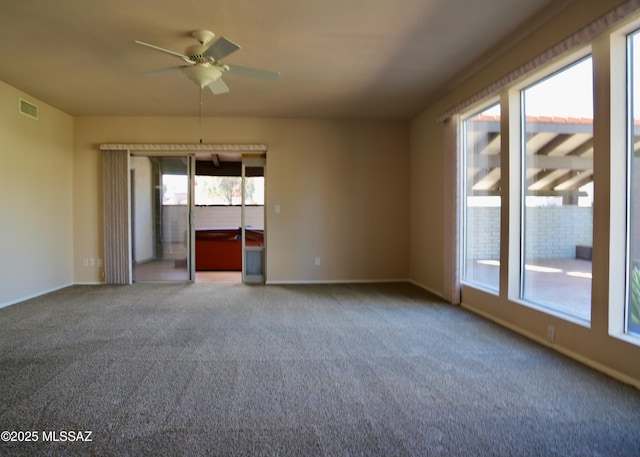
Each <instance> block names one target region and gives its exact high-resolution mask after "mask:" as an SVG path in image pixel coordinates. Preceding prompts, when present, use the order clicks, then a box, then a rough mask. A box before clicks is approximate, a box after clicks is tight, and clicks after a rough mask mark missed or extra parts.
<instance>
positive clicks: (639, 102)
mask: <svg viewBox="0 0 640 457" xmlns="http://www.w3.org/2000/svg"><path fill="white" fill-rule="evenodd" d="M628 46H629V53H628V55H629V64H630V65H629V69H630V71H629V76H630V78H629V84H628V89H629V97H628V98H629V110H628V113H629V116H628V119H629V122H628V127H627V128H628V132H629V134H628V135H627V137H628V142H627V143H628V146H627V150H628V161H627V163H628V168H629V172H628V176H629V186H628V189H629V190H628V192H629V198H628V199H627V200H628V205H627V212H628V216H627V220H628V224H629V227H628V230H627V233H628V239H627V244H628V255H627V259H628V261H627V271H628V273H627V278H628V287H627V306H626V313H625V314H626V316H625V323H626V326H625V328H626V331H627V332H628V333H633V334H635V335H639V336H640V170H639V168H640V160H639V159H640V32H636V33H633V34H632V35H630V36H629V39H628Z"/></svg>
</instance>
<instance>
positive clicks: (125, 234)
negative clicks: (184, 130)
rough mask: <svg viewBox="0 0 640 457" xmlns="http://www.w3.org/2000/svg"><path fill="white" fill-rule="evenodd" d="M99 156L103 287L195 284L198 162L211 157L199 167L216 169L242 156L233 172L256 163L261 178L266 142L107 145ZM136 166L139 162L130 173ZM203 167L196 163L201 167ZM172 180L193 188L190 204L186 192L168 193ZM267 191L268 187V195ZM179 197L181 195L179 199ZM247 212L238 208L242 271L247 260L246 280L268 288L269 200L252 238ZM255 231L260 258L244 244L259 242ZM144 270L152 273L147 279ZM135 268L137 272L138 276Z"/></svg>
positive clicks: (102, 147) (242, 207)
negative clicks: (144, 283)
mask: <svg viewBox="0 0 640 457" xmlns="http://www.w3.org/2000/svg"><path fill="white" fill-rule="evenodd" d="M100 150H101V151H102V153H103V191H104V210H103V215H104V278H105V283H106V284H131V283H132V282H133V281H165V280H168V281H190V282H193V281H194V280H195V276H196V275H195V263H196V255H195V248H196V240H195V236H196V228H195V225H194V216H195V214H194V200H193V198H194V197H193V195H194V186H195V183H194V181H195V180H194V176H195V168H196V157H197V158H198V159H200V158H201V157H203V156H204V157H208V160H203V161H202V163H206V162H211V163H213V165H210V166H214V167H219V166H220V163H219V160H218V157H222V156H224V157H225V160H226V158H228V157H232V156H235V157H237V158H238V160H235V161H236V162H239V163H237V164H236V165H234V166H239V167H240V168H239V169H240V170H241V173H245V172H246V170H247V169H246V168H245V163H247V164H248V163H249V162H251V161H252V160H259V161H261V165H259V166H257V165H256V166H253V165H252V166H249V168H251V167H253V168H260V170H261V171H260V172H261V173H262V179H263V180H264V177H265V175H264V172H265V164H266V152H267V145H266V144H259V143H252V144H202V143H201V144H173V143H172V144H165V143H139V144H131V143H129V144H127V143H105V144H101V145H100ZM138 158H140V159H138ZM246 161H248V162H246ZM132 162H135V163H134V164H133V167H132V165H131V164H132ZM200 162H201V160H198V161H197V163H198V164H200ZM247 166H248V165H247ZM167 176H171V177H167ZM180 176H182V177H180ZM185 176H186V178H185ZM241 176H243V175H241ZM174 179H175V180H177V181H180V180H182V181H183V182H184V180H185V179H186V181H187V182H188V186H187V190H186V194H187V196H186V199H185V198H184V193H185V192H181V191H179V190H176V189H175V187H170V186H171V183H172V180H174ZM173 184H175V183H173ZM264 188H265V186H264V181H263V185H262V190H263V194H264ZM167 190H172V191H173V197H170V196H167V195H165V191H167ZM177 194H183V195H182V198H179V197H180V196H179V195H177ZM243 196H245V195H244V193H243ZM263 199H264V195H263ZM247 206H250V205H249V204H247V205H245V204H244V203H243V204H242V205H241V211H242V222H241V224H240V226H239V227H238V229H239V233H240V237H239V238H238V239H237V241H238V242H239V243H240V246H241V247H240V259H241V260H240V262H241V267H240V269H239V271H241V272H242V271H244V270H242V269H243V268H244V264H245V263H246V262H248V261H250V262H251V266H250V271H247V272H245V273H249V274H248V275H245V276H244V277H243V279H244V281H245V282H250V281H256V282H258V281H260V282H264V280H265V278H266V274H265V265H266V249H265V245H266V244H265V240H266V231H265V222H266V221H265V214H264V201H263V202H262V203H261V204H260V205H256V206H259V207H260V208H259V212H260V213H261V220H260V222H259V223H257V224H255V226H254V227H251V229H250V231H249V232H247V231H246V230H245V226H246V225H251V222H249V221H248V216H247V215H246V214H245V211H246V210H247ZM256 232H257V233H258V234H259V235H258V236H259V238H260V240H259V241H257V244H258V246H257V247H259V248H260V249H259V252H258V254H256V253H255V252H254V253H253V254H246V252H245V250H246V248H247V246H251V243H246V238H247V237H249V236H255V235H256ZM254 242H255V241H254ZM236 244H237V243H236ZM236 249H237V248H236ZM249 250H250V251H256V250H255V249H249ZM247 255H248V256H249V257H251V259H250V260H247ZM145 267H147V269H148V272H144V274H143V271H142V270H143V268H145ZM134 269H136V270H137V271H136V273H135V275H134V274H133V270H134ZM147 273H149V274H147Z"/></svg>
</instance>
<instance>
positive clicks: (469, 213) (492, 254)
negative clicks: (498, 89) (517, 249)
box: [462, 105, 500, 291]
mask: <svg viewBox="0 0 640 457" xmlns="http://www.w3.org/2000/svg"><path fill="white" fill-rule="evenodd" d="M462 145H463V155H464V167H463V169H464V174H465V176H464V179H463V185H464V191H463V194H464V195H465V204H464V207H463V210H464V215H463V227H464V232H463V233H464V236H463V249H462V253H463V261H462V268H463V273H462V278H463V280H464V281H466V282H469V283H474V284H476V285H479V286H482V287H485V288H487V289H490V290H496V291H497V290H499V283H500V274H499V273H500V270H499V267H500V262H499V261H500V105H493V106H491V107H489V108H486V109H484V110H483V111H481V112H479V113H476V114H474V115H471V116H470V117H468V118H466V119H464V121H463V123H462Z"/></svg>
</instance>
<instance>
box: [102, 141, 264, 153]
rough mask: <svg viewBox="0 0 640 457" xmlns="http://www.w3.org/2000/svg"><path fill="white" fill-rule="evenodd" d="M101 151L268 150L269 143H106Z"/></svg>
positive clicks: (253, 151)
mask: <svg viewBox="0 0 640 457" xmlns="http://www.w3.org/2000/svg"><path fill="white" fill-rule="evenodd" d="M100 150H101V151H130V152H135V151H150V152H159V151H170V152H176V151H183V152H197V151H205V152H208V151H211V152H239V153H242V152H252V153H256V152H259V153H261V152H267V145H266V144H264V143H249V144H238V143H224V144H202V143H193V144H191V143H175V144H173V143H104V144H101V145H100Z"/></svg>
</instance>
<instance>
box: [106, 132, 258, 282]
mask: <svg viewBox="0 0 640 457" xmlns="http://www.w3.org/2000/svg"><path fill="white" fill-rule="evenodd" d="M100 151H102V152H103V157H104V158H103V164H104V166H105V170H104V171H103V189H104V195H105V205H104V207H103V216H104V232H105V233H110V234H112V235H110V237H106V236H105V239H104V255H103V258H104V268H105V283H107V284H131V283H132V275H131V261H132V259H131V243H132V240H131V208H130V204H131V189H130V174H129V173H130V169H129V166H128V162H129V157H130V156H131V154H132V153H134V154H136V155H155V156H163V155H164V156H188V155H190V154H196V153H198V152H211V153H218V154H224V153H225V152H226V153H241V154H243V155H244V154H247V155H249V156H250V155H265V154H266V152H267V145H266V144H264V143H250V144H239V143H224V144H203V143H200V144H189V143H103V144H101V145H100ZM114 153H116V154H118V156H122V157H124V159H123V160H124V161H125V162H126V165H125V166H122V165H120V164H119V163H118V162H116V163H115V165H114V166H111V163H112V160H111V158H112V157H115V156H114V155H113V154H114ZM194 168H195V160H194ZM265 187H266V186H265ZM123 188H126V192H123V191H121V190H122V189H123ZM106 203H108V204H106ZM114 208H115V209H116V211H114ZM118 208H122V210H118ZM191 214H193V212H191ZM190 222H193V219H191V220H190ZM190 225H191V226H192V227H193V224H192V223H191V224H190ZM265 225H266V224H265ZM243 226H244V224H243ZM264 228H265V240H266V227H264ZM190 232H191V237H190V238H191V239H192V242H191V246H192V249H195V242H194V241H195V239H194V238H195V230H190ZM243 239H244V237H243ZM265 253H266V250H265ZM263 262H264V265H266V257H265V258H264V259H263ZM191 263H192V264H193V267H192V268H193V270H194V272H195V253H194V254H193V255H192V256H191ZM242 264H243V265H244V252H243V262H242ZM243 268H244V267H243ZM194 277H195V276H194Z"/></svg>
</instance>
